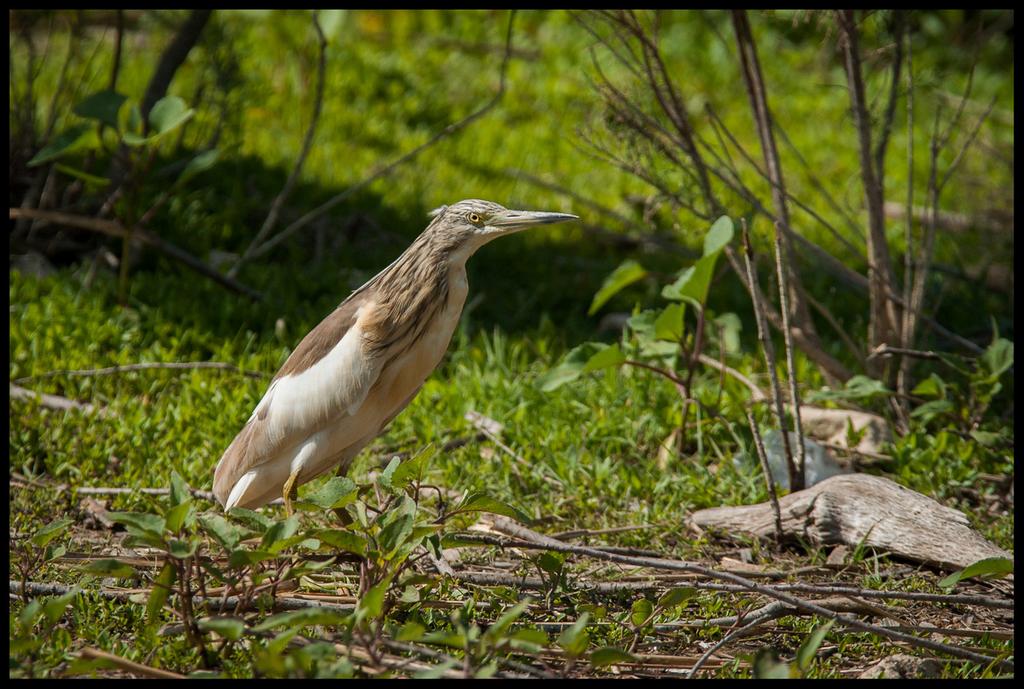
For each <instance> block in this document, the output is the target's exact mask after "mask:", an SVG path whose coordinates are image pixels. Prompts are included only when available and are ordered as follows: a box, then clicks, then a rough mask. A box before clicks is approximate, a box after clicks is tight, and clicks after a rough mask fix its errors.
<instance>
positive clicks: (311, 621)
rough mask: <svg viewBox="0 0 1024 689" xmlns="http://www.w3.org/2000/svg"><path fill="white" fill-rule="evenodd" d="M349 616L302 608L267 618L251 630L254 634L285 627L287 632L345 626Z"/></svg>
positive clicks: (335, 612)
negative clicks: (314, 627) (317, 627)
mask: <svg viewBox="0 0 1024 689" xmlns="http://www.w3.org/2000/svg"><path fill="white" fill-rule="evenodd" d="M348 619H349V614H348V613H344V612H341V611H339V610H330V609H327V608H319V607H317V608H302V609H301V610H289V611H287V612H282V613H278V614H277V615H272V616H271V617H268V618H267V619H265V620H264V621H263V622H261V623H260V624H258V625H256V626H255V627H253V628H252V630H253V631H254V632H266V631H270V630H271V629H277V628H279V627H286V628H287V629H289V630H298V629H301V628H302V627H309V626H328V625H330V626H335V625H342V624H345V623H346V622H347V621H348Z"/></svg>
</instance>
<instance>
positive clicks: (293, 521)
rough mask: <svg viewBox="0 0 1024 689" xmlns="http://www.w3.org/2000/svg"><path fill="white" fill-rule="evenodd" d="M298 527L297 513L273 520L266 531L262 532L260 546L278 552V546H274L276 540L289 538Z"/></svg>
mask: <svg viewBox="0 0 1024 689" xmlns="http://www.w3.org/2000/svg"><path fill="white" fill-rule="evenodd" d="M298 528H299V517H298V515H292V516H291V517H288V518H287V519H285V520H284V521H279V522H275V523H274V524H273V525H271V527H270V528H269V529H267V531H266V533H264V534H263V539H262V540H261V541H260V548H263V549H266V550H269V551H270V552H272V553H276V552H278V550H280V547H277V548H275V544H277V543H278V541H283V540H284V539H286V538H290V537H291V536H292V534H294V533H295V532H296V531H297V530H298Z"/></svg>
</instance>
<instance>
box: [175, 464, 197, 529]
mask: <svg viewBox="0 0 1024 689" xmlns="http://www.w3.org/2000/svg"><path fill="white" fill-rule="evenodd" d="M191 499H192V493H191V492H190V491H189V489H188V484H187V483H185V479H183V478H182V477H181V474H179V473H178V472H177V471H172V472H171V504H172V505H180V504H182V503H183V502H185V501H187V500H191ZM171 530H172V531H173V530H174V529H171Z"/></svg>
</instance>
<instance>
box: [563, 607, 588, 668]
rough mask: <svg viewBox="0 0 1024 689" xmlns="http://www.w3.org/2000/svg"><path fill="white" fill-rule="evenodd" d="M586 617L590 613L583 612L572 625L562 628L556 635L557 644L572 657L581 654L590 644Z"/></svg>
mask: <svg viewBox="0 0 1024 689" xmlns="http://www.w3.org/2000/svg"><path fill="white" fill-rule="evenodd" d="M588 619H590V615H589V614H588V613H583V614H582V615H580V617H579V619H578V620H576V622H575V623H574V624H573V625H572V626H570V627H566V628H565V629H563V630H562V633H561V634H560V635H559V636H558V645H559V646H561V648H562V650H564V651H565V652H566V653H567V654H568V655H569V656H571V657H573V658H578V657H579V656H581V655H583V653H584V652H585V651H586V650H587V646H589V645H590V635H589V634H587V630H586V626H587V620H588Z"/></svg>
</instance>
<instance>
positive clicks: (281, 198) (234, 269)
mask: <svg viewBox="0 0 1024 689" xmlns="http://www.w3.org/2000/svg"><path fill="white" fill-rule="evenodd" d="M313 28H314V29H316V35H317V40H318V41H319V46H320V59H319V62H318V63H317V71H316V93H315V96H314V100H313V117H312V119H311V120H310V122H309V128H308V129H306V137H305V139H304V140H303V142H302V148H301V149H300V151H299V157H298V158H297V159H296V161H295V166H294V167H293V168H292V172H291V174H290V175H288V180H287V181H286V182H285V184H284V188H283V189H281V192H280V193H279V194H278V195H277V196H276V197H275V198H274V202H273V203H272V204H271V206H270V212H269V213H267V217H266V219H265V220H264V221H263V225H262V227H260V230H259V232H257V233H256V236H255V237H253V240H252V242H250V243H249V246H248V247H246V249H245V251H244V252H243V253H242V255H241V256H240V257H239V258H238V260H237V261H235V264H234V265H233V266H231V269H230V270H229V271H228V277H236V276H237V275H238V271H239V270H240V269H241V267H242V264H243V263H245V262H246V261H248V260H249V257H250V256H252V252H253V250H254V249H255V248H257V247H258V246H259V245H260V243H261V242H262V241H263V240H264V239H265V238H266V236H267V235H268V234H269V233H270V231H271V230H272V229H274V225H276V224H277V218H278V215H280V213H281V207H282V206H283V205H284V202H285V201H286V200H287V199H288V197H289V196H290V195H291V193H292V189H294V188H295V183H296V182H297V181H298V179H299V174H300V173H301V172H302V166H303V164H305V162H306V157H307V156H308V155H309V151H310V150H311V149H312V147H313V136H314V134H315V133H316V125H317V123H318V122H319V121H320V111H321V110H322V108H323V102H324V82H325V81H326V78H325V76H326V72H327V38H326V37H325V36H324V32H323V29H321V28H320V22H319V20H318V18H317V12H316V10H314V11H313Z"/></svg>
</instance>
